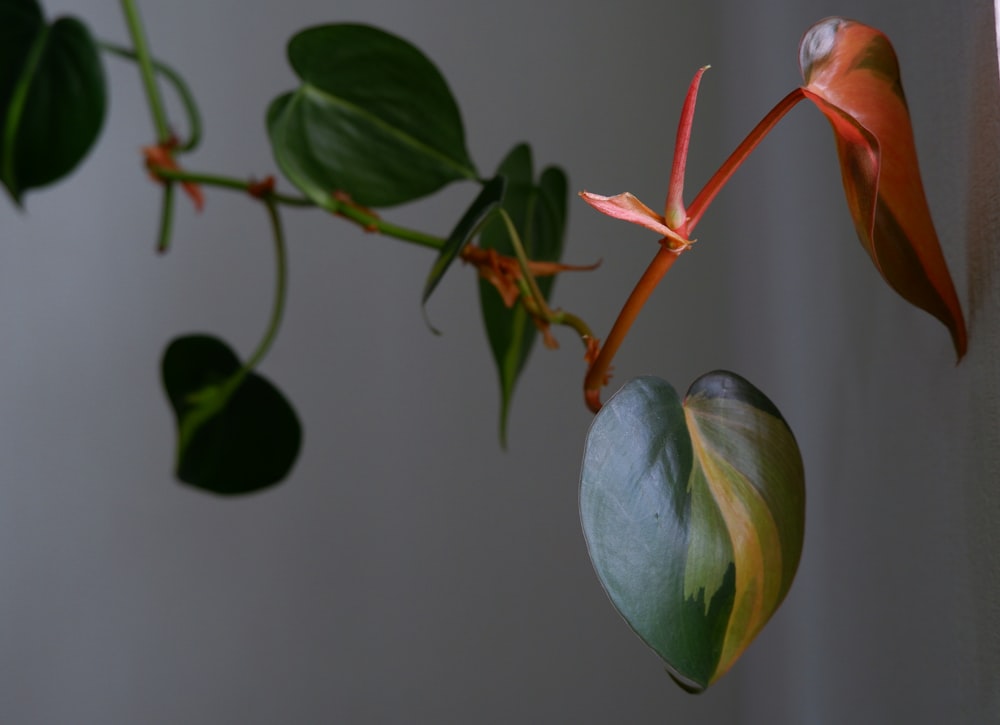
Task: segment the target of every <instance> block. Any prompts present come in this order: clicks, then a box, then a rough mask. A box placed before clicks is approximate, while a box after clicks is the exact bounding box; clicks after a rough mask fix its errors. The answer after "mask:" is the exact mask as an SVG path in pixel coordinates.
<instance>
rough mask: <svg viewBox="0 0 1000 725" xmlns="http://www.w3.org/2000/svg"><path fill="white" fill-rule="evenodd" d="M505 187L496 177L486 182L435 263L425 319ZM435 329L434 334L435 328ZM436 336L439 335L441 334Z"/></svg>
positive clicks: (426, 290) (427, 288) (427, 289)
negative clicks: (450, 271)
mask: <svg viewBox="0 0 1000 725" xmlns="http://www.w3.org/2000/svg"><path fill="white" fill-rule="evenodd" d="M505 187H506V180H505V179H504V178H503V177H502V176H494V177H493V178H492V179H490V180H489V181H488V182H486V184H484V185H483V188H482V190H481V191H480V192H479V194H478V195H477V196H476V198H475V199H473V200H472V204H471V205H470V206H469V208H468V209H466V211H465V214H463V215H462V218H461V219H460V220H459V221H458V224H456V225H455V228H454V229H453V230H452V232H451V234H450V235H448V240H447V242H445V245H444V247H442V249H441V253H440V254H439V255H438V258H437V259H436V260H435V261H434V266H433V267H431V272H430V274H429V275H428V277H427V282H426V283H425V284H424V296H423V299H422V300H421V302H422V304H423V305H424V307H425V317H426V305H427V300H428V299H430V296H431V294H432V293H433V292H434V290H435V288H436V287H437V286H438V282H440V281H441V278H442V277H444V273H445V272H447V271H448V268H449V267H450V266H451V263H452V262H454V261H455V258H456V257H458V255H459V254H461V252H462V249H464V248H465V245H467V244H468V243H469V242H470V241H472V238H473V237H474V236H475V235H476V233H477V232H478V231H479V228H480V226H481V225H482V224H483V222H484V221H485V220H486V219H487V218H488V217H489V215H490V214H492V213H493V212H494V211H495V210H496V209H497V207H499V206H500V200H501V199H502V198H503V193H504V188H505ZM428 326H430V323H428ZM431 329H432V330H434V328H433V327H432V326H431ZM434 332H435V333H437V330H434Z"/></svg>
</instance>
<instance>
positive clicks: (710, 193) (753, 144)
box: [687, 88, 805, 233]
mask: <svg viewBox="0 0 1000 725" xmlns="http://www.w3.org/2000/svg"><path fill="white" fill-rule="evenodd" d="M803 98H805V94H804V93H803V92H802V89H801V88H796V89H795V90H794V91H792V92H791V93H789V94H788V95H787V96H785V97H784V98H782V99H781V100H780V101H778V103H777V105H775V107H774V108H772V109H771V110H770V111H769V112H768V114H767V115H766V116H764V118H763V119H761V122H760V123H758V124H757V125H756V126H754V129H753V130H752V131H751V132H750V133H749V134H747V137H746V138H745V139H743V142H742V143H741V144H740V145H739V146H737V147H736V150H735V151H733V153H731V154H730V155H729V158H728V159H726V161H725V163H723V164H722V166H720V167H719V170H718V171H716V172H715V175H714V176H712V178H711V179H709V180H708V183H707V184H705V186H704V187H703V188H702V190H701V191H700V192H698V196H696V197H695V198H694V201H692V202H691V206H689V207H688V225H687V230H688V233H691V232H692V231H694V228H695V227H696V226H697V225H698V222H699V220H700V219H701V216H702V214H704V213H705V209H707V208H708V205H709V204H711V203H712V200H713V199H714V198H715V195H716V194H718V193H719V192H720V191H721V190H722V187H723V186H725V185H726V182H727V181H729V177H730V176H732V175H733V174H734V173H735V172H736V169H738V168H739V167H740V164H742V163H743V162H744V161H746V160H747V156H749V155H750V152H751V151H753V150H754V149H755V148H757V145H758V144H759V143H760V142H761V141H763V140H764V137H765V136H766V135H767V134H768V133H770V131H771V129H772V128H774V127H775V126H776V125H777V123H778V121H780V120H781V119H782V118H784V116H785V114H786V113H788V112H789V111H790V110H792V108H793V107H794V106H795V104H796V103H798V102H799V101H801V100H802V99H803Z"/></svg>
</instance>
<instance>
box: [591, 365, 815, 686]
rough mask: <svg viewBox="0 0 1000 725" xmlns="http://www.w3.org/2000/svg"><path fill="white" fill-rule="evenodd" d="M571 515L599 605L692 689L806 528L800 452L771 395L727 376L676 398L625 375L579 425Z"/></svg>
mask: <svg viewBox="0 0 1000 725" xmlns="http://www.w3.org/2000/svg"><path fill="white" fill-rule="evenodd" d="M580 512H581V520H582V522H583V529H584V535H585V537H586V539H587V547H588V550H589V552H590V556H591V560H592V561H593V563H594V568H595V569H596V571H597V574H598V577H599V578H600V580H601V583H602V584H603V585H604V588H605V590H606V591H607V593H608V595H609V597H610V598H611V601H612V602H613V603H614V605H615V607H616V608H617V609H618V611H619V612H620V613H621V614H622V616H623V617H624V618H625V620H626V622H628V624H629V626H630V627H631V628H632V629H633V630H634V631H635V632H636V634H638V635H639V637H641V638H642V639H643V641H645V642H646V644H648V645H649V646H650V647H651V648H652V649H653V650H654V651H655V652H656V653H657V654H658V655H659V656H660V657H661V658H662V659H663V660H664V662H666V664H667V668H668V671H669V672H670V674H671V675H672V676H673V677H674V679H675V680H676V681H677V682H678V683H679V684H680V685H681V686H682V687H684V688H685V689H688V690H690V691H694V692H700V691H702V690H704V689H705V688H706V687H708V686H709V685H710V684H712V683H713V682H715V681H716V680H717V679H718V678H719V677H721V676H722V675H723V674H725V673H726V672H727V671H728V670H729V668H730V667H732V665H733V664H734V663H735V662H736V660H737V659H738V658H739V657H740V655H742V654H743V652H744V651H745V650H746V648H747V647H748V646H749V644H750V642H751V641H752V640H753V638H754V637H755V636H756V635H757V634H758V633H759V632H760V630H761V629H762V628H763V627H764V625H765V624H766V623H767V621H768V620H769V619H770V617H771V615H772V614H773V613H774V611H775V610H776V609H777V608H778V605H779V604H781V602H782V600H783V599H784V597H785V595H786V594H787V593H788V589H789V587H790V586H791V583H792V579H793V577H794V576H795V571H796V569H797V567H798V562H799V556H800V554H801V551H802V540H803V533H804V519H805V487H804V474H803V468H802V459H801V457H800V455H799V450H798V446H797V445H796V442H795V438H794V436H793V435H792V432H791V430H790V429H789V427H788V425H787V424H786V423H785V420H784V418H782V416H781V414H780V413H779V412H778V410H777V408H776V407H775V406H774V404H773V403H771V401H770V400H768V399H767V397H765V396H764V394H763V393H761V392H760V391H759V390H757V389H756V388H755V387H754V386H753V385H751V384H750V383H749V382H747V381H746V380H744V379H743V378H741V377H739V376H738V375H735V374H733V373H729V372H722V371H718V372H713V373H709V374H708V375H704V376H702V377H701V378H699V379H698V380H697V381H695V383H694V384H693V385H692V386H691V388H690V389H689V390H688V393H687V396H686V397H685V398H684V400H683V401H682V400H681V399H680V398H679V397H678V395H677V393H676V392H675V391H674V389H673V388H672V387H671V386H670V385H669V384H668V383H666V382H665V381H663V380H660V379H658V378H653V377H644V378H637V379H635V380H632V381H630V382H629V383H628V384H626V385H625V386H624V387H623V388H622V389H621V390H620V391H619V392H618V393H617V394H616V395H615V396H614V397H612V398H611V400H609V401H608V402H607V404H605V405H604V407H603V408H602V409H601V411H600V413H598V415H597V417H596V418H595V420H594V423H593V425H592V426H591V429H590V433H589V435H588V438H587V445H586V450H585V453H584V462H583V472H582V476H581V487H580Z"/></svg>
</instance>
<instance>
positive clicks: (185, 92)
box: [99, 42, 202, 151]
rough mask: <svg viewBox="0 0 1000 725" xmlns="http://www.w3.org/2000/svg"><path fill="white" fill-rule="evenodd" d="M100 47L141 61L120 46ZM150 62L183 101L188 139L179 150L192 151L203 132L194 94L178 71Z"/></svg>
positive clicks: (110, 44)
mask: <svg viewBox="0 0 1000 725" xmlns="http://www.w3.org/2000/svg"><path fill="white" fill-rule="evenodd" d="M99 46H100V48H101V49H102V50H104V51H105V52H106V53H110V54H111V55H115V56H118V57H119V58H125V59H127V60H132V61H138V60H139V54H138V53H136V52H135V51H134V50H131V49H129V48H124V47H122V46H120V45H115V44H114V43H107V42H101V43H99ZM150 60H151V62H152V65H153V70H155V71H156V72H157V73H159V74H160V75H162V76H163V77H164V78H166V79H167V80H168V81H170V83H171V84H172V85H173V87H174V90H175V91H176V92H177V97H178V98H179V99H180V101H181V105H183V106H184V113H185V114H186V115H187V123H188V138H187V141H185V142H184V143H182V144H180V145H178V146H177V150H178V151H191V150H193V149H194V148H195V147H196V146H198V144H199V143H200V142H201V130H202V126H201V113H200V112H199V111H198V104H197V103H196V102H195V100H194V94H192V93H191V89H190V87H189V86H188V84H187V83H186V82H185V81H184V79H183V78H182V77H181V75H180V74H179V73H178V72H177V71H175V70H174V69H173V68H171V67H170V66H168V65H166V64H165V63H162V62H160V61H158V60H156V59H155V58H151V59H150Z"/></svg>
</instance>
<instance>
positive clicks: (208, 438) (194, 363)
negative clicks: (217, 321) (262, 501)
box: [162, 335, 302, 495]
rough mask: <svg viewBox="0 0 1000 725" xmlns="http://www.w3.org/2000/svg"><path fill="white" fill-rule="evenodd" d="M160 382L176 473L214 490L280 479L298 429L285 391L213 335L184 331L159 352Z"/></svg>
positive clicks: (236, 490) (294, 452)
mask: <svg viewBox="0 0 1000 725" xmlns="http://www.w3.org/2000/svg"><path fill="white" fill-rule="evenodd" d="M162 373H163V386H164V388H165V389H166V392H167V397H168V398H169V399H170V405H171V406H172V407H173V409H174V413H175V415H176V416H177V470H176V473H177V478H179V479H180V480H181V481H183V482H184V483H187V484H190V485H192V486H195V487H197V488H201V489H204V490H207V491H211V492H213V493H217V494H223V495H230V494H242V493H250V492H252V491H257V490H259V489H262V488H266V487H268V486H272V485H274V484H275V483H278V482H279V481H281V480H282V479H283V478H284V477H285V476H287V475H288V472H289V471H290V470H291V468H292V465H293V464H294V463H295V459H296V457H297V456H298V452H299V447H300V445H301V441H302V429H301V426H300V424H299V420H298V416H297V415H296V414H295V411H294V410H293V409H292V406H291V405H290V404H289V403H288V401H287V400H286V399H285V397H284V396H283V395H282V394H281V393H280V392H279V391H278V390H277V388H275V387H274V386H273V385H272V384H271V383H270V382H268V381H267V380H266V379H265V378H263V377H262V376H260V375H258V374H256V373H254V372H245V371H242V366H241V364H240V361H239V359H238V358H237V357H236V355H235V354H234V353H233V351H232V350H230V349H229V347H228V346H227V345H226V344H225V343H223V342H222V341H221V340H218V339H216V338H214V337H209V336H205V335H189V336H186V337H179V338H177V339H175V340H174V341H173V342H171V343H170V345H169V347H168V348H167V350H166V352H165V353H164V356H163V364H162Z"/></svg>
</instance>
